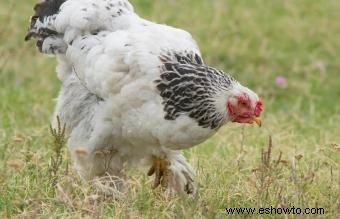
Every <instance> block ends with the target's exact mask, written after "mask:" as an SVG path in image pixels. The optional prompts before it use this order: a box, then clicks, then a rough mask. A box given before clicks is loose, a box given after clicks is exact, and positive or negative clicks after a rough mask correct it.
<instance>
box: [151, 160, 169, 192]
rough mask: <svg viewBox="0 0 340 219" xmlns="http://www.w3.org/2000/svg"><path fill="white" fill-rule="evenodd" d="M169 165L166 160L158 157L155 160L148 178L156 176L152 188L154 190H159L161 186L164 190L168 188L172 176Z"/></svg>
mask: <svg viewBox="0 0 340 219" xmlns="http://www.w3.org/2000/svg"><path fill="white" fill-rule="evenodd" d="M169 165H170V163H169V161H167V160H166V159H162V158H158V157H154V158H153V165H152V166H151V168H150V170H149V171H148V176H152V175H153V174H155V181H154V184H153V186H152V188H153V189H155V188H157V187H158V186H159V185H161V186H162V187H163V188H166V187H167V185H168V179H169V177H170V176H171V171H170V170H169V169H168V166H169Z"/></svg>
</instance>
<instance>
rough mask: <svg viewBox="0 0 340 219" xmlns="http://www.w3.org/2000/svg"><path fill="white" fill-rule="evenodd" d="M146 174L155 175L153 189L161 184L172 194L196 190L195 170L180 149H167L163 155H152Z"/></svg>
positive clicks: (189, 192) (190, 192) (191, 192)
mask: <svg viewBox="0 0 340 219" xmlns="http://www.w3.org/2000/svg"><path fill="white" fill-rule="evenodd" d="M148 175H149V176H152V175H155V181H154V184H153V188H154V189H155V188H157V187H158V186H161V187H162V188H163V189H165V190H166V191H168V192H169V193H172V194H173V193H186V194H193V193H195V192H196V186H195V183H194V177H195V172H194V170H193V168H192V167H191V166H190V164H189V163H188V162H187V160H186V159H185V157H184V156H183V154H182V152H180V151H167V152H165V153H164V155H156V156H152V166H151V168H150V170H149V172H148Z"/></svg>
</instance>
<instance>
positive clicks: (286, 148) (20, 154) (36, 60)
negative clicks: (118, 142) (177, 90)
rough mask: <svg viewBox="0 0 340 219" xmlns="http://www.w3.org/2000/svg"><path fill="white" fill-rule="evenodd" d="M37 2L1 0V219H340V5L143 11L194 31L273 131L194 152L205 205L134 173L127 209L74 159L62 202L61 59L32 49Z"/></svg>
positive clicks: (145, 7)
mask: <svg viewBox="0 0 340 219" xmlns="http://www.w3.org/2000/svg"><path fill="white" fill-rule="evenodd" d="M34 2H35V1H33V0H27V1H16V0H0V218H12V217H18V218H22V217H24V218H36V217H42V218H49V217H67V218H78V217H89V218H92V217H100V218H110V217H115V218H126V217H132V218H135V217H140V218H142V217H147V218H149V217H150V218H163V217H170V218H173V217H177V218H182V217H184V218H192V217H195V218H202V217H205V218H224V217H228V215H227V214H226V212H225V210H224V209H225V208H226V207H261V206H262V207H270V206H273V207H279V206H293V205H294V206H295V207H301V208H304V207H310V208H312V207H322V208H324V209H325V211H326V215H321V216H320V218H323V217H325V216H326V217H328V218H335V217H339V216H340V198H339V197H340V171H339V169H340V168H339V162H340V135H339V133H340V132H339V130H340V102H339V101H340V22H339V20H340V13H339V11H340V2H339V1H338V0H326V1H316V0H299V1H293V0H280V1H279V0H278V1H270V0H253V1H237V0H214V1H204V0H182V1H170V0H162V1H153V0H134V1H132V2H133V3H134V5H135V7H136V10H137V12H138V13H140V14H141V15H143V16H144V17H146V18H148V19H151V20H154V21H158V22H161V23H167V24H169V25H173V26H176V27H180V28H183V29H186V30H188V31H189V32H191V33H192V34H193V36H194V37H195V38H196V40H197V41H198V43H199V45H200V47H201V50H202V52H203V55H204V57H205V60H206V62H207V63H209V64H210V65H212V66H216V67H219V68H222V69H224V70H226V71H227V72H230V73H231V74H233V75H234V76H235V77H236V78H237V79H238V80H239V81H241V82H242V83H243V84H245V85H248V86H249V87H251V88H252V89H254V90H255V91H257V92H258V93H259V94H260V96H261V97H262V99H263V102H264V108H265V110H264V113H263V120H264V126H263V128H261V129H259V128H256V127H250V126H245V127H243V126H241V125H235V124H228V125H227V126H226V127H224V128H223V129H221V130H220V132H219V133H218V134H217V135H216V136H214V137H213V138H211V139H210V140H208V141H207V142H205V143H203V144H202V145H199V146H197V147H194V148H192V149H190V150H187V151H186V152H185V153H186V156H187V157H188V159H189V160H190V162H191V163H192V164H193V166H194V167H195V168H196V169H197V175H198V176H197V182H198V184H199V192H198V194H197V195H196V196H195V197H192V198H181V197H173V198H169V197H166V196H164V195H163V194H162V193H161V192H160V191H157V190H156V191H153V190H151V189H150V187H151V179H149V178H148V177H146V170H143V169H142V170H132V171H130V172H129V176H130V186H129V191H128V195H127V197H123V198H121V199H119V200H115V199H113V198H110V197H105V196H103V195H101V194H100V193H98V192H97V191H96V190H95V189H94V188H92V186H91V184H89V183H87V182H83V181H81V180H80V179H79V178H78V176H77V175H76V174H75V172H74V170H73V169H72V163H71V160H70V157H69V155H68V153H67V151H66V150H64V152H63V153H64V155H63V156H64V159H63V164H62V166H61V167H60V168H61V169H59V179H58V180H59V187H58V188H57V189H56V191H55V194H56V195H53V194H54V192H53V190H54V189H53V188H52V187H51V185H50V177H49V176H50V167H49V162H50V158H51V156H53V154H54V151H53V150H52V148H53V147H52V146H51V144H52V142H53V140H54V139H53V137H52V136H51V134H50V132H49V121H50V119H51V115H52V112H53V108H54V100H53V98H55V97H56V96H57V93H58V89H59V87H60V84H59V82H58V80H57V79H56V76H55V73H54V68H55V60H54V59H53V58H52V59H51V58H48V57H44V56H42V55H41V54H38V52H36V50H35V47H34V45H33V43H25V42H24V41H23V38H24V35H25V30H26V27H27V22H28V19H29V17H30V15H31V14H32V7H33V5H34ZM278 75H283V76H285V77H286V78H287V86H286V87H283V88H281V87H278V86H277V85H276V84H275V78H276V77H277V76H278ZM269 135H272V136H273V145H272V152H271V162H270V163H269V164H268V162H267V161H266V159H262V160H261V157H262V152H265V151H266V150H268V136H269ZM280 153H282V155H281V159H280V160H278V158H279V156H280ZM265 157H266V156H265ZM245 216H246V215H244V216H242V215H240V216H239V217H245ZM263 217H272V218H277V217H281V218H282V217H283V216H282V215H281V216H280V215H272V216H270V215H264V216H263ZM290 217H297V216H293V215H291V216H290Z"/></svg>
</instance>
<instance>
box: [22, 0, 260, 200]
mask: <svg viewBox="0 0 340 219" xmlns="http://www.w3.org/2000/svg"><path fill="white" fill-rule="evenodd" d="M31 38H36V39H37V40H38V42H37V46H38V48H39V50H40V51H41V52H42V53H47V54H54V55H56V57H57V59H58V66H57V74H58V77H59V79H60V80H61V82H62V88H61V91H60V94H59V97H58V100H57V106H56V110H55V115H54V118H55V117H56V116H58V117H59V118H60V120H61V122H63V123H66V127H67V128H66V134H67V136H68V146H69V148H70V151H71V153H72V155H73V159H74V160H75V167H76V169H77V171H78V173H79V174H80V175H81V176H82V177H83V178H85V179H93V178H94V177H97V176H99V177H100V176H104V175H105V174H107V175H109V176H111V177H113V178H114V179H115V180H114V187H115V188H118V189H123V187H124V181H123V180H122V179H123V178H124V171H123V169H124V166H125V165H124V164H125V163H127V164H128V165H131V164H137V163H139V162H140V161H141V160H144V163H145V164H146V165H148V166H149V167H150V170H149V172H148V175H150V176H151V175H155V182H154V185H153V187H154V188H156V187H158V186H159V185H161V187H162V188H164V189H165V190H167V191H169V192H177V193H188V194H190V193H194V192H195V190H196V185H195V183H194V176H195V172H194V170H193V168H192V167H191V166H190V164H189V163H188V162H187V160H186V159H185V157H184V156H183V153H182V151H183V150H184V149H187V148H190V147H193V146H195V145H197V144H200V143H202V142H204V141H205V140H207V139H208V138H210V137H211V136H212V135H214V134H215V133H216V132H217V131H218V130H219V128H220V127H222V126H223V125H225V124H226V123H228V122H229V121H231V122H235V123H249V124H253V123H257V124H259V125H261V120H260V119H259V117H260V114H261V111H262V102H261V100H260V98H259V97H258V95H257V94H256V93H254V92H253V91H252V90H250V89H248V88H247V87H244V86H242V85H241V84H240V83H239V82H238V81H237V80H235V79H234V78H233V77H232V76H230V75H228V74H225V73H224V72H223V71H221V70H217V69H215V68H213V67H210V66H208V65H206V64H205V63H204V62H203V59H202V56H201V53H200V50H199V48H198V46H197V44H196V42H195V40H194V39H193V38H192V36H191V35H190V34H189V33H187V32H186V31H184V30H180V29H176V28H173V27H170V26H166V25H160V24H156V23H153V22H150V21H147V20H145V19H142V18H140V17H139V16H138V15H137V14H135V13H134V10H133V7H132V5H131V4H130V3H129V2H128V1H127V0H67V1H65V0H45V1H44V2H42V3H40V4H37V5H36V7H35V15H34V16H33V17H32V19H31V24H30V28H29V31H28V34H27V37H26V40H29V39H31Z"/></svg>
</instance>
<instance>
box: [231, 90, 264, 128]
mask: <svg viewBox="0 0 340 219" xmlns="http://www.w3.org/2000/svg"><path fill="white" fill-rule="evenodd" d="M242 88H243V89H237V90H235V91H236V92H233V94H232V95H231V96H229V99H228V101H227V105H226V108H227V111H228V114H229V118H230V121H232V122H237V123H248V124H253V123H256V124H257V125H259V126H261V124H262V122H261V119H260V115H261V112H262V101H261V99H260V98H259V97H258V96H257V94H255V93H254V92H253V91H251V90H249V89H248V88H245V87H242Z"/></svg>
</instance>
